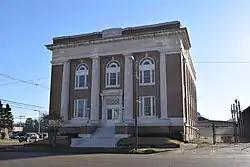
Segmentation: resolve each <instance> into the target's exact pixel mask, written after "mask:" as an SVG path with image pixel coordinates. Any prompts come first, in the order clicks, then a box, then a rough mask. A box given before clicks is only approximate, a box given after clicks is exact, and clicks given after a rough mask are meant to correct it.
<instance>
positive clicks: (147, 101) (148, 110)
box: [144, 97, 151, 116]
mask: <svg viewBox="0 0 250 167" xmlns="http://www.w3.org/2000/svg"><path fill="white" fill-rule="evenodd" d="M144 115H145V116H151V98H150V97H145V98H144Z"/></svg>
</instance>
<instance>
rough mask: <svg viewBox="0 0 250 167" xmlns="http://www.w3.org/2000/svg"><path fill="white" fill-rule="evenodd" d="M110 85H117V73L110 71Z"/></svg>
mask: <svg viewBox="0 0 250 167" xmlns="http://www.w3.org/2000/svg"><path fill="white" fill-rule="evenodd" d="M109 84H110V85H116V73H110V83H109Z"/></svg>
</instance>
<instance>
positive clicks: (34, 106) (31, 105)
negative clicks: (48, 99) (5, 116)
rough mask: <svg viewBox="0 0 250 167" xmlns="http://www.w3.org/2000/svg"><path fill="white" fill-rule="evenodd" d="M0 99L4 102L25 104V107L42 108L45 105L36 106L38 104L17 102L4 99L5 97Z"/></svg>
mask: <svg viewBox="0 0 250 167" xmlns="http://www.w3.org/2000/svg"><path fill="white" fill-rule="evenodd" d="M0 101H3V102H6V103H10V104H11V103H13V104H14V105H15V104H16V105H19V106H20V105H21V106H26V107H30V108H36V109H38V108H39V109H44V108H45V107H42V106H38V105H33V104H27V103H22V102H17V101H12V100H5V99H0Z"/></svg>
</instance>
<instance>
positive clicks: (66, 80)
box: [60, 61, 70, 120]
mask: <svg viewBox="0 0 250 167" xmlns="http://www.w3.org/2000/svg"><path fill="white" fill-rule="evenodd" d="M69 85H70V62H69V61H66V62H64V63H63V76H62V91H61V111H60V115H61V117H62V118H63V120H68V113H69V112H68V111H69V110H68V109H69Z"/></svg>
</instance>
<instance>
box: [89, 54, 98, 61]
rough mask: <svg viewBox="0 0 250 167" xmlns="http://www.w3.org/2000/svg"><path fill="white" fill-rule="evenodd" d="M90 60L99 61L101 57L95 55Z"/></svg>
mask: <svg viewBox="0 0 250 167" xmlns="http://www.w3.org/2000/svg"><path fill="white" fill-rule="evenodd" d="M90 59H92V60H98V59H100V56H97V55H95V56H92V57H90Z"/></svg>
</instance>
